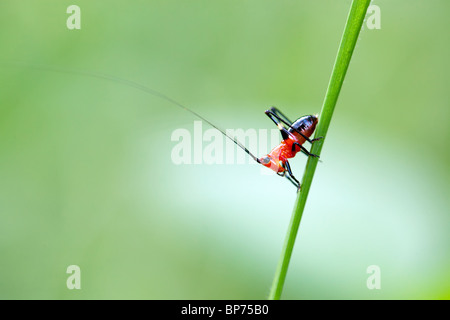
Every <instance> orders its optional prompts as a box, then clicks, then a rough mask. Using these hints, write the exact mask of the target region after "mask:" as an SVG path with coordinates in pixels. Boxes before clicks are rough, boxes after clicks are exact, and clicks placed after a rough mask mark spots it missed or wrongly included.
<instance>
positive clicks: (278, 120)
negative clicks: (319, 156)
mask: <svg viewBox="0 0 450 320" xmlns="http://www.w3.org/2000/svg"><path fill="white" fill-rule="evenodd" d="M266 115H267V116H268V117H269V118H270V119H271V120H272V121H273V122H275V123H276V125H277V126H278V128H280V130H282V129H281V127H283V128H284V130H285V131H286V132H287V134H288V136H289V135H290V132H289V131H287V130H286V128H285V127H284V126H283V125H282V124H281V123H283V124H285V125H287V126H288V127H289V128H290V129H292V130H294V131H295V132H297V133H298V134H299V135H301V136H302V137H303V138H304V139H305V140H306V141H308V142H309V143H313V142H314V141H316V140H319V139H322V137H320V138H317V139H314V140H311V139H310V138H308V137H307V136H305V135H304V134H303V133H301V132H300V131H299V130H297V129H295V128H294V127H292V124H291V123H289V122H288V121H286V120H284V119H282V118H281V117H280V116H278V115H277V114H276V113H274V112H273V111H272V109H270V110H266ZM286 119H287V118H286ZM287 120H289V119H287ZM281 136H282V137H283V139H286V138H285V135H284V134H283V133H281Z"/></svg>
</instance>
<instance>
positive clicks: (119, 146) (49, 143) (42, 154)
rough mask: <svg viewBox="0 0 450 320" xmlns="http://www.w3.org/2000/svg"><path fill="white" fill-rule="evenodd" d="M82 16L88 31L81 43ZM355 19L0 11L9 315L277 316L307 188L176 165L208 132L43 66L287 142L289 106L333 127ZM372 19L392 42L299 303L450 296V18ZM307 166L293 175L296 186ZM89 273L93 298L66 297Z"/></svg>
mask: <svg viewBox="0 0 450 320" xmlns="http://www.w3.org/2000/svg"><path fill="white" fill-rule="evenodd" d="M71 4H77V5H78V6H80V8H81V30H68V29H67V27H66V19H67V18H68V16H69V15H68V14H67V13H66V9H67V7H68V6H69V5H71ZM350 4H351V1H350V0H346V1H331V0H327V1H324V0H321V1H306V0H305V1H294V0H289V1H287V0H286V1H276V2H275V1H268V0H264V1H261V0H258V1H256V0H250V1H238V0H233V1H206V0H203V1H198V0H191V1H181V0H177V1H170V0H169V1H168V0H164V1H163V0H160V1H143V0H142V1H128V2H127V1H124V0H121V1H118V0H116V1H112V0H108V1H106V0H103V1H88V0H76V1H65V0H41V1H31V0H22V1H15V0H14V1H13V0H2V1H1V2H0V12H1V14H0V15H1V19H0V42H1V51H0V62H1V63H2V65H1V70H2V72H1V73H0V255H1V260H0V298H2V299H96V298H98V299H122V298H123V299H264V298H266V297H267V296H268V293H269V290H270V286H271V282H272V278H273V275H274V272H275V268H276V265H277V262H278V259H279V255H280V252H281V246H282V244H283V241H284V237H285V234H286V230H287V226H288V223H289V220H290V215H291V210H292V207H293V203H294V200H295V197H296V194H295V190H294V188H293V187H292V185H290V184H289V183H288V182H287V181H285V179H281V178H279V177H277V176H275V175H263V174H261V170H260V168H259V167H258V166H257V165H250V164H244V165H238V164H236V165H175V164H173V163H172V161H171V157H170V156H171V150H172V148H173V147H174V145H175V144H176V143H175V142H172V141H171V139H170V137H171V133H172V132H173V131H174V130H175V129H178V128H186V129H189V130H192V127H193V121H194V120H197V119H196V118H195V117H194V116H192V115H191V114H189V113H187V112H185V111H183V110H181V109H179V108H177V107H175V106H173V105H172V104H170V103H168V102H167V101H164V100H161V99H160V98H157V97H154V96H151V95H148V94H146V93H143V92H141V91H138V90H136V89H134V88H130V87H128V86H125V85H123V84H120V83H115V82H111V81H106V80H102V79H97V78H93V77H87V76H80V75H76V74H70V73H58V72H51V71H44V70H39V69H35V68H32V67H31V65H45V66H53V67H57V68H63V69H64V68H65V69H71V70H81V71H89V72H96V73H106V74H111V75H114V76H117V77H121V78H125V79H129V80H132V81H136V82H138V83H141V84H143V85H145V86H148V87H150V88H153V89H156V90H158V91H161V92H163V93H165V94H167V95H168V96H170V97H172V98H174V99H176V100H178V101H180V102H182V103H184V104H185V105H187V106H189V107H191V108H192V109H193V110H195V111H197V112H198V113H200V114H202V115H203V116H205V117H206V118H208V119H209V120H211V121H212V122H214V123H216V124H217V125H219V126H221V127H223V128H244V129H248V128H254V129H272V128H274V126H273V123H272V122H271V121H270V120H269V119H268V118H267V117H266V116H265V115H264V110H266V109H267V108H268V107H270V106H272V105H276V106H278V107H279V108H280V109H281V110H283V111H284V112H285V113H286V114H287V115H288V116H290V117H291V118H296V117H300V116H302V115H304V114H312V113H318V112H319V111H320V108H321V104H322V101H323V98H324V95H325V90H326V87H327V84H328V79H329V76H330V73H331V68H332V65H333V62H334V59H335V55H336V51H337V48H338V44H339V40H340V36H341V33H342V30H343V27H344V23H345V20H346V17H347V13H348V10H349V7H350ZM373 4H377V5H378V6H380V8H381V29H380V30H369V29H368V28H367V26H365V27H364V28H363V30H362V33H361V35H360V38H359V41H358V44H357V47H356V50H355V53H354V56H353V59H352V62H351V65H350V68H349V71H348V73H347V78H346V80H345V82H344V86H343V89H342V92H341V96H340V98H339V101H338V104H337V106H336V110H335V115H334V118H333V119H332V123H331V127H330V130H329V133H328V137H327V140H326V143H325V145H324V148H323V152H322V160H323V162H321V163H320V164H319V166H318V169H317V171H316V175H315V178H314V181H313V185H312V189H311V192H310V196H309V199H308V203H307V205H306V210H305V213H304V216H303V220H302V223H301V226H300V230H299V235H298V237H297V242H296V246H295V249H294V253H293V257H292V261H291V265H290V268H289V272H288V275H287V279H286V284H285V289H284V292H283V295H282V298H284V299H449V298H450V235H449V227H450V218H449V208H450V206H449V205H450V203H449V189H450V188H449V181H450V176H449V162H450V151H449V148H448V141H449V126H448V121H449V116H450V115H449V92H448V84H449V80H448V74H449V72H450V68H449V67H450V65H449V56H450V44H449V41H448V34H449V31H450V30H449V23H448V12H450V3H449V2H448V1H444V0H441V1H438V0H433V1H418V0H415V1H407V0H401V1H400V0H399V1H387V0H379V1H375V2H374V3H373ZM15 62H18V64H16V63H15ZM29 66H30V67H29ZM204 128H205V129H206V124H204ZM267 151H268V150H265V152H267ZM257 153H258V154H261V153H263V152H261V150H257ZM305 163H306V157H304V156H297V157H296V158H295V159H293V161H292V162H291V166H292V167H293V170H294V173H296V175H297V176H298V177H301V175H302V173H303V169H304V166H305ZM73 264H75V265H79V266H80V268H81V290H68V289H67V287H66V279H67V277H68V276H69V275H68V274H66V268H67V267H68V266H69V265H73ZM369 265H378V266H379V267H380V269H381V289H380V290H369V289H368V288H367V287H366V280H367V278H368V277H369V274H367V273H366V268H367V267H368V266H369Z"/></svg>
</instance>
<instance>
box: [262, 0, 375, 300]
mask: <svg viewBox="0 0 450 320" xmlns="http://www.w3.org/2000/svg"><path fill="white" fill-rule="evenodd" d="M369 4H370V0H353V2H352V5H351V8H350V13H349V15H348V18H347V23H346V25H345V29H344V33H343V35H342V39H341V43H340V45H339V50H338V53H337V57H336V61H335V63H334V66H333V71H332V73H331V78H330V82H329V84H328V89H327V92H326V95H325V99H324V102H323V106H322V110H321V112H320V117H319V123H318V125H317V129H316V134H315V137H323V138H322V139H321V140H318V141H316V142H314V144H313V146H312V148H311V153H313V154H317V155H320V152H321V150H322V146H323V143H324V142H325V138H326V134H327V131H328V127H329V125H330V121H331V117H332V115H333V111H334V107H335V106H336V102H337V99H338V97H339V93H340V91H341V87H342V83H343V82H344V78H345V74H346V72H347V69H348V66H349V64H350V60H351V57H352V54H353V50H354V49H355V45H356V41H357V39H358V35H359V33H360V30H361V26H362V24H363V22H364V17H365V15H366V11H367V8H368V6H369ZM317 162H318V159H317V158H314V157H309V159H308V161H307V163H306V168H305V173H304V175H303V180H302V188H301V190H300V192H299V193H298V195H297V199H296V201H295V205H294V210H293V213H292V218H291V221H290V223H289V227H288V232H287V235H286V239H285V242H284V246H283V249H282V252H281V258H280V261H279V263H278V266H277V269H276V272H275V277H274V280H273V283H272V288H271V290H270V294H269V299H280V297H281V292H282V290H283V285H284V281H285V279H286V274H287V269H288V266H289V261H290V259H291V255H292V250H293V248H294V243H295V238H296V237H297V231H298V228H299V225H300V220H301V218H302V215H303V210H304V208H305V204H306V199H307V197H308V193H309V189H310V187H311V182H312V180H313V177H314V172H315V171H316V167H317Z"/></svg>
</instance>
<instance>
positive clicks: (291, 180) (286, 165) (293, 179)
mask: <svg viewBox="0 0 450 320" xmlns="http://www.w3.org/2000/svg"><path fill="white" fill-rule="evenodd" d="M283 167H284V168H285V169H286V170H287V172H288V174H289V175H286V178H287V179H288V180H289V181H290V182H292V183H293V184H294V185H295V186H296V187H297V190H300V187H301V185H300V182H299V181H298V180H297V179H296V178H295V177H294V175H293V174H292V170H291V166H290V165H289V161H285V162H284V163H283ZM294 181H295V182H294Z"/></svg>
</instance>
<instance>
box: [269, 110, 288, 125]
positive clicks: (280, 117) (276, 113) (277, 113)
mask: <svg viewBox="0 0 450 320" xmlns="http://www.w3.org/2000/svg"><path fill="white" fill-rule="evenodd" d="M270 111H272V112H273V113H274V114H275V115H277V116H278V118H279V119H283V120H284V121H285V124H287V125H288V126H289V127H291V126H292V121H291V120H289V118H288V117H286V116H285V115H284V114H283V113H282V112H281V111H280V110H278V109H277V108H276V107H272V108H270Z"/></svg>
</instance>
